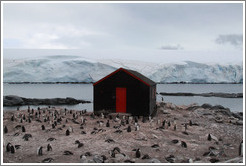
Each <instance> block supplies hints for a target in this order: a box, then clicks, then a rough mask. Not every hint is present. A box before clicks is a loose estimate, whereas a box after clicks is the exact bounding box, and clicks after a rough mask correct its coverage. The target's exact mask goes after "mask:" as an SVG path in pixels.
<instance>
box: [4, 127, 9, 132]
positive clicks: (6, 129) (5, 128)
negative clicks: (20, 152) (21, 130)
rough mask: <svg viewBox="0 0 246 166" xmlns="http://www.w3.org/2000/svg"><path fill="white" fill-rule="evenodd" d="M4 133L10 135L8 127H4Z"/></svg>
mask: <svg viewBox="0 0 246 166" xmlns="http://www.w3.org/2000/svg"><path fill="white" fill-rule="evenodd" d="M4 133H5V134H6V133H8V128H7V126H4Z"/></svg>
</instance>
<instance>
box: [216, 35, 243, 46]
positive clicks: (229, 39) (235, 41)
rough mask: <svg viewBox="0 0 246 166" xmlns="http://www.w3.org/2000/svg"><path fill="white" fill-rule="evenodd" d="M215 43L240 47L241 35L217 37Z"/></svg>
mask: <svg viewBox="0 0 246 166" xmlns="http://www.w3.org/2000/svg"><path fill="white" fill-rule="evenodd" d="M215 42H216V43H217V44H227V43H229V44H231V45H233V46H235V47H237V46H242V44H243V35H242V34H228V35H219V36H218V37H217V38H216V40H215Z"/></svg>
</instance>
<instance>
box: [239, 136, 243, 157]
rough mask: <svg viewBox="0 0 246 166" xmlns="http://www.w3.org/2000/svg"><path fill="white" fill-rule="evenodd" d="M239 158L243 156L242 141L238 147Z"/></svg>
mask: <svg viewBox="0 0 246 166" xmlns="http://www.w3.org/2000/svg"><path fill="white" fill-rule="evenodd" d="M239 156H243V140H242V141H241V143H240V145H239Z"/></svg>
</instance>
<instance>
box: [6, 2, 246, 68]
mask: <svg viewBox="0 0 246 166" xmlns="http://www.w3.org/2000/svg"><path fill="white" fill-rule="evenodd" d="M3 48H4V54H3V55H4V58H13V57H15V58H22V57H28V56H29V57H30V56H32V57H34V56H40V55H50V54H69V55H72V54H73V55H81V56H84V57H88V58H105V59H108V58H117V59H134V60H142V61H151V62H160V61H161V62H163V63H164V62H174V61H184V60H190V61H198V62H225V63H228V62H234V61H235V62H242V60H243V4H242V3H210V4H208V3H199V4H195V3H171V4H170V3H169V4H167V3H161V4H160V3H158V4H157V3H155V4H152V3H151V4H150V3H123V4H122V3H117V4H113V3H93V4H86V3H76V4H74V3H73V4H71V3H70V4H69V3H62V4H59V3H35V4H34V3H5V4H4V5H3ZM11 49H45V50H36V51H34V50H28V51H27V50H18V51H16V50H11ZM50 49H52V50H50ZM61 49H62V50H61ZM64 49H66V50H64Z"/></svg>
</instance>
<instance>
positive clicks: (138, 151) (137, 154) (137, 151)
mask: <svg viewBox="0 0 246 166" xmlns="http://www.w3.org/2000/svg"><path fill="white" fill-rule="evenodd" d="M140 157H141V152H140V149H137V150H136V158H140Z"/></svg>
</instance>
